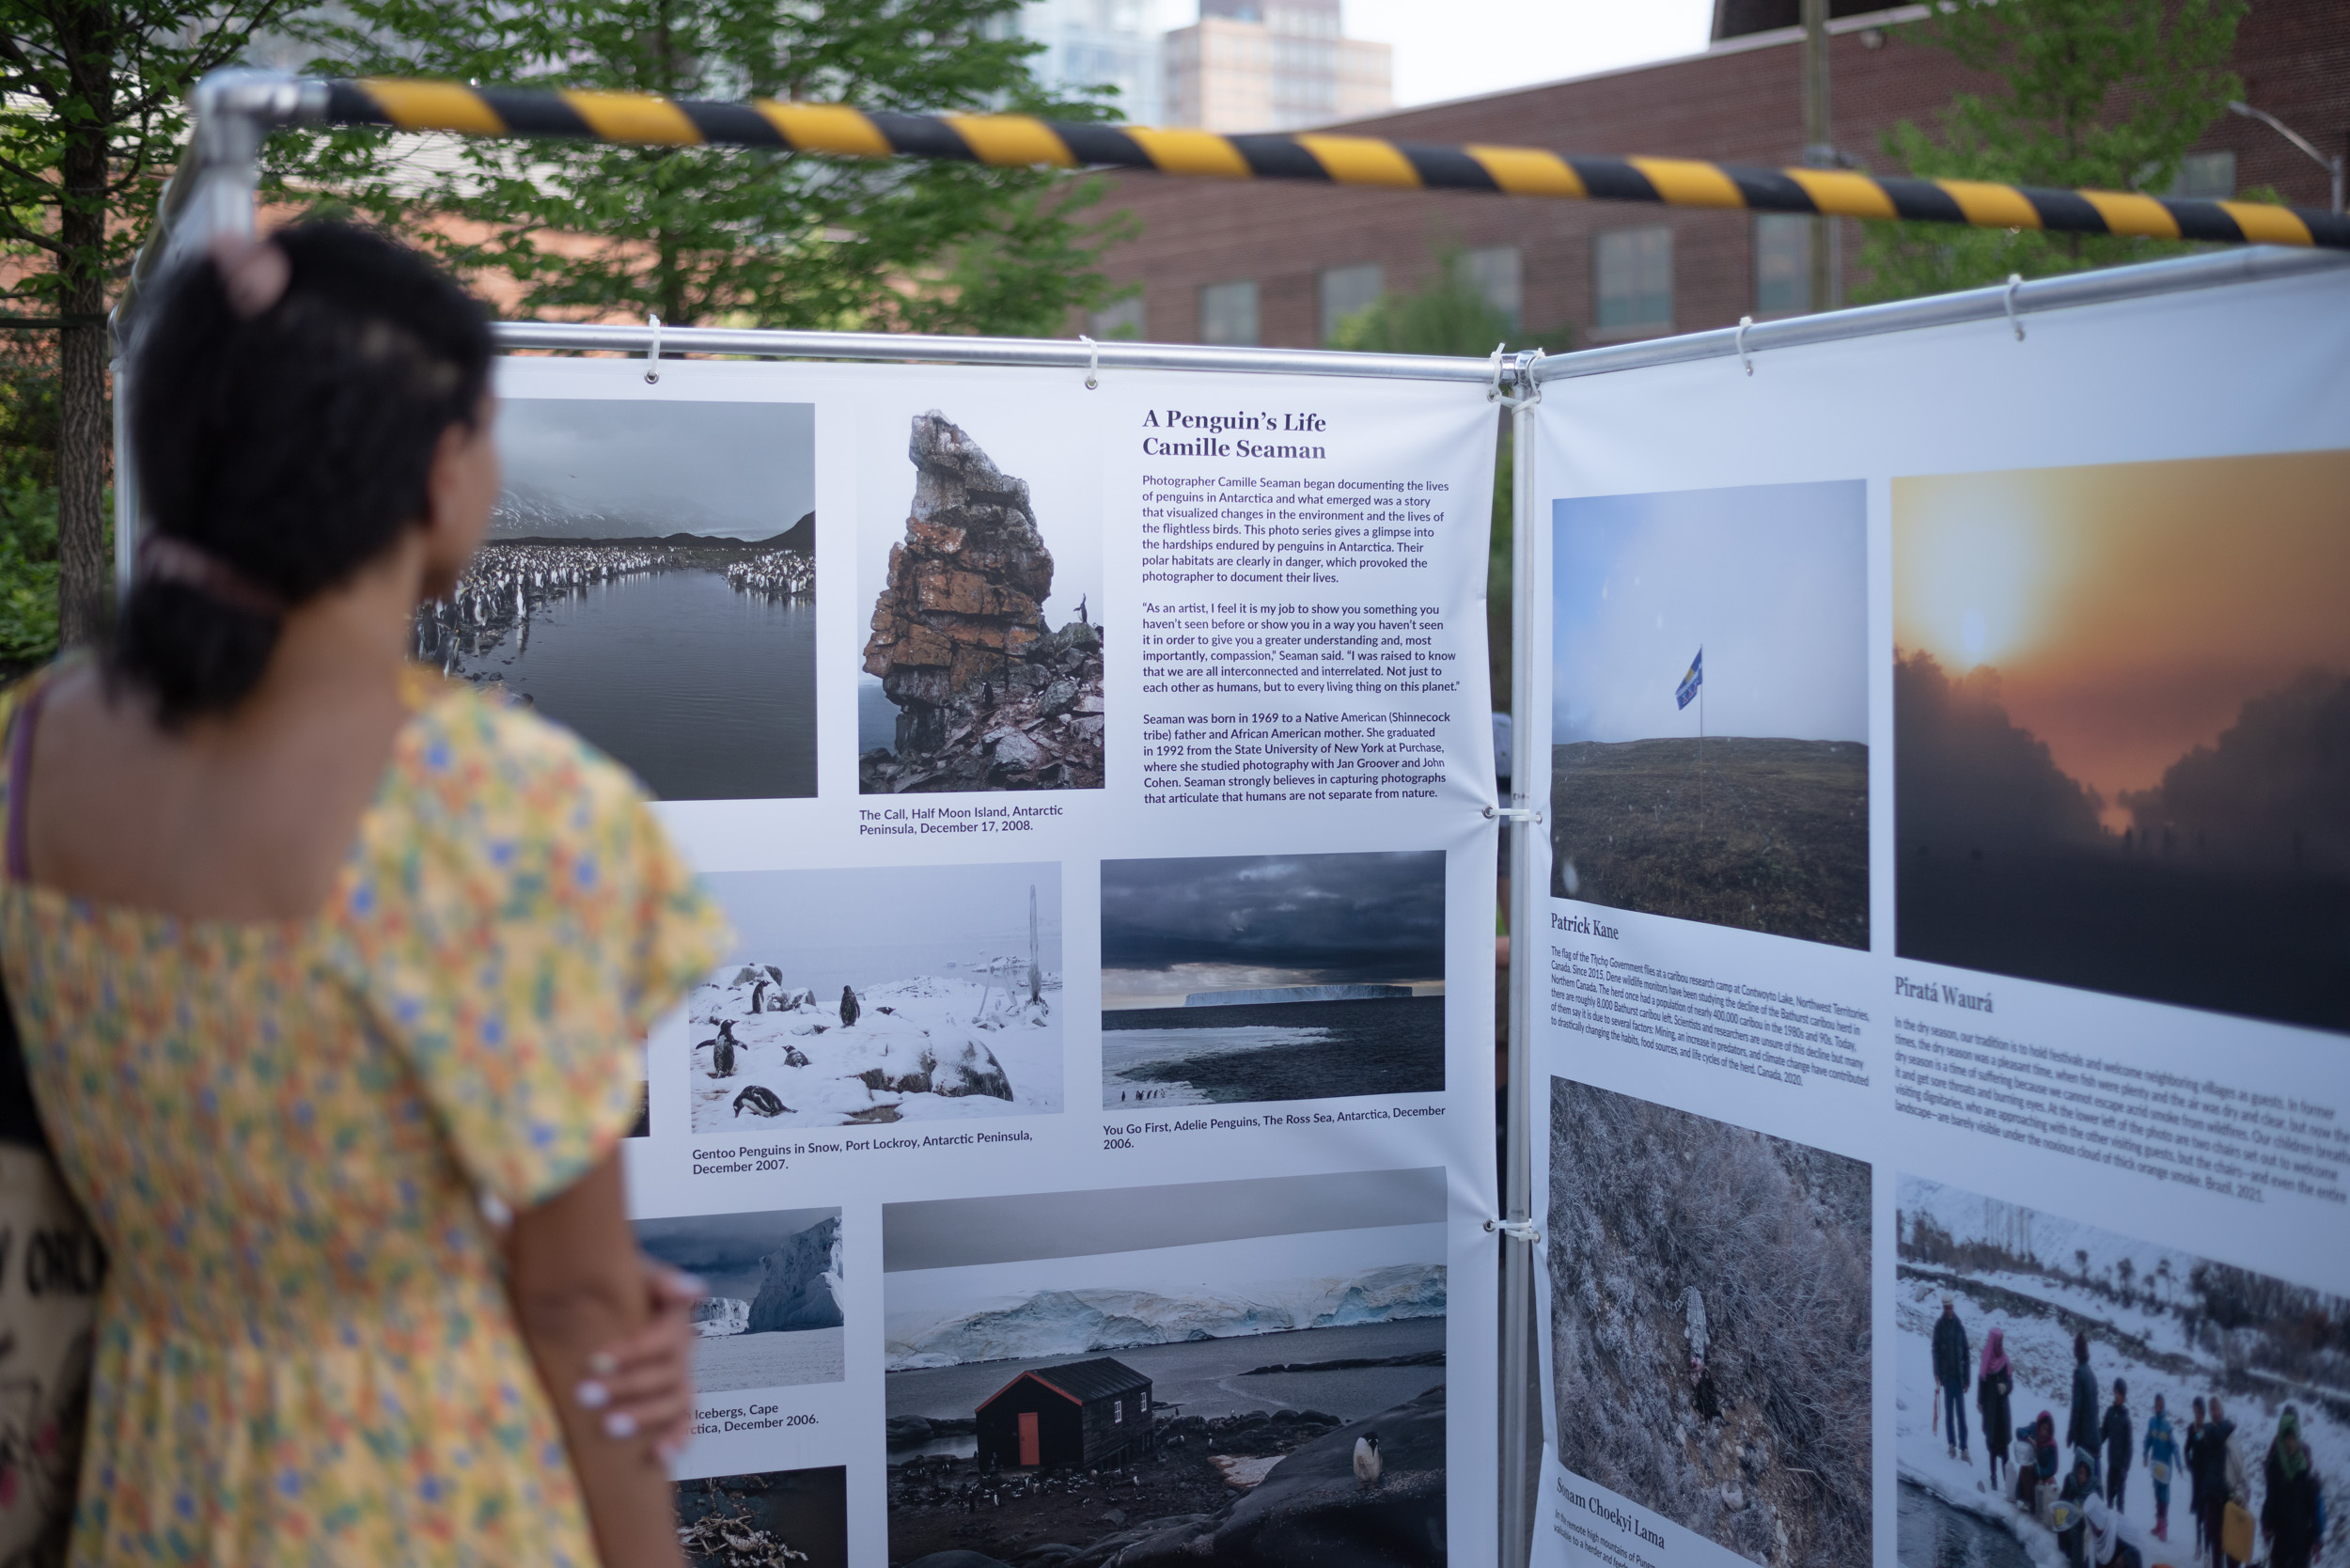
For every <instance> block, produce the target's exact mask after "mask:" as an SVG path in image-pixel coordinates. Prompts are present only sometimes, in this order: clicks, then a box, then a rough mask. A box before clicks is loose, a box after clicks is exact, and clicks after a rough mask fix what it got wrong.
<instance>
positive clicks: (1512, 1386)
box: [1501, 354, 1550, 1564]
mask: <svg viewBox="0 0 2350 1568" xmlns="http://www.w3.org/2000/svg"><path fill="white" fill-rule="evenodd" d="M1533 360H1534V356H1533V355H1532V354H1522V355H1520V356H1519V359H1518V395H1519V397H1520V398H1521V399H1523V401H1521V402H1520V403H1519V404H1518V406H1517V407H1516V408H1514V409H1512V411H1511V416H1510V442H1511V448H1510V456H1511V469H1512V484H1511V495H1510V525H1511V526H1510V709H1511V718H1510V734H1511V745H1510V749H1511V758H1510V781H1511V792H1510V804H1511V805H1512V807H1515V808H1528V807H1531V806H1532V805H1533V804H1534V801H1535V799H1536V798H1537V797H1538V796H1540V795H1542V794H1543V793H1544V792H1545V789H1544V786H1545V784H1546V782H1547V780H1548V779H1549V777H1550V758H1549V755H1548V748H1547V747H1545V748H1544V749H1543V753H1542V754H1541V755H1540V756H1536V755H1535V754H1533V753H1530V752H1529V751H1528V749H1527V745H1526V742H1527V740H1528V737H1529V736H1531V735H1532V734H1533V732H1534V730H1533V726H1532V725H1531V724H1530V723H1529V722H1528V721H1529V720H1530V719H1531V718H1532V717H1533V713H1532V707H1531V701H1530V698H1529V694H1530V693H1531V692H1532V691H1533V689H1534V668H1535V656H1536V649H1535V647H1534V639H1533V637H1532V636H1531V635H1529V633H1530V629H1531V628H1532V626H1533V624H1534V614H1533V610H1534V604H1535V595H1536V593H1537V592H1538V591H1539V587H1540V585H1538V584H1537V583H1536V582H1535V581H1534V560H1535V551H1534V545H1535V535H1536V532H1537V530H1538V529H1539V528H1540V527H1541V520H1540V519H1539V518H1538V517H1537V516H1536V515H1535V510H1534V509H1535V499H1534V497H1535V494H1536V487H1535V483H1534V462H1535V459H1534V402H1533V397H1534V387H1533V385H1532V383H1531V376H1530V372H1531V370H1532V369H1533ZM1537 830H1538V823H1537V821H1536V819H1533V818H1520V819H1518V820H1516V821H1514V822H1512V823H1511V824H1510V1160H1509V1169H1508V1170H1507V1171H1506V1172H1505V1180H1504V1191H1503V1195H1502V1203H1503V1209H1502V1214H1503V1217H1505V1218H1506V1219H1508V1220H1509V1221H1511V1223H1512V1224H1513V1225H1523V1224H1524V1223H1525V1222H1526V1221H1527V1220H1528V1218H1529V1217H1530V1215H1532V1212H1533V1189H1534V1164H1533V1151H1532V1149H1531V1148H1530V1147H1529V1143H1530V1140H1531V1138H1532V1137H1533V1134H1532V1127H1533V1122H1534V1118H1533V1114H1532V1112H1533V1105H1534V1101H1533V1069H1532V1063H1531V1058H1530V1057H1529V1056H1528V1043H1529V1042H1528V1033H1527V1031H1528V1024H1529V1023H1530V1021H1531V1018H1532V1010H1531V1001H1532V997H1533V994H1534V970H1535V967H1536V960H1535V954H1536V953H1537V952H1538V951H1539V950H1540V939H1539V938H1538V937H1537V935H1536V930H1537V925H1536V920H1535V917H1534V913H1533V911H1534V908H1535V903H1536V899H1535V892H1536V889H1535V886H1534V877H1533V871H1532V867H1533V864H1534V837H1533V836H1534V833H1535V832H1536V831H1537ZM1501 1248H1502V1251H1501V1377H1502V1383H1501V1504H1502V1506H1501V1521H1502V1534H1501V1560H1502V1561H1503V1562H1504V1563H1507V1564H1519V1563H1523V1562H1525V1561H1526V1560H1528V1555H1529V1554H1530V1553H1531V1552H1532V1550H1533V1545H1534V1501H1535V1494H1534V1486H1533V1485H1532V1484H1530V1481H1531V1478H1529V1477H1528V1474H1527V1469H1526V1453H1527V1450H1528V1447H1529V1446H1530V1444H1531V1443H1532V1440H1533V1436H1534V1434H1535V1433H1536V1432H1537V1431H1539V1430H1540V1422H1539V1418H1538V1413H1537V1412H1536V1410H1535V1408H1534V1402H1533V1400H1532V1398H1531V1397H1530V1396H1529V1393H1528V1386H1529V1385H1530V1384H1531V1383H1532V1382H1533V1379H1534V1376H1535V1372H1534V1367H1535V1365H1539V1364H1540V1362H1539V1359H1537V1360H1536V1361H1535V1363H1534V1364H1533V1365H1529V1364H1528V1351H1529V1350H1531V1348H1532V1345H1533V1338H1534V1268H1533V1263H1534V1248H1533V1247H1532V1246H1531V1244H1529V1243H1528V1242H1527V1241H1526V1240H1525V1239H1524V1237H1523V1235H1522V1234H1521V1235H1516V1236H1512V1235H1506V1234H1505V1235H1504V1236H1503V1237H1502V1238H1501Z"/></svg>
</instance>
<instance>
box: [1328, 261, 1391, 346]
mask: <svg viewBox="0 0 2350 1568" xmlns="http://www.w3.org/2000/svg"><path fill="white" fill-rule="evenodd" d="M1386 292H1387V274H1386V272H1384V271H1383V270H1382V269H1381V268H1380V265H1379V263H1378V262H1376V261H1365V262H1363V263H1361V264H1360V265H1357V266H1353V267H1325V268H1324V269H1323V272H1322V340H1323V341H1324V342H1325V343H1332V342H1336V341H1337V340H1338V336H1339V323H1340V321H1345V320H1346V319H1347V318H1348V317H1349V316H1353V315H1355V314H1357V313H1358V312H1361V311H1365V310H1368V309H1370V308H1371V306H1374V305H1377V304H1378V303H1379V296H1380V295H1381V294H1384V293H1386Z"/></svg>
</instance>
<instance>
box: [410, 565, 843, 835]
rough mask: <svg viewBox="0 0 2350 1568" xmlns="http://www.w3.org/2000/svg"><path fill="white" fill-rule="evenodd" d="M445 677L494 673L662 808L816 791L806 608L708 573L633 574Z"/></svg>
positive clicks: (564, 604)
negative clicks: (616, 765)
mask: <svg viewBox="0 0 2350 1568" xmlns="http://www.w3.org/2000/svg"><path fill="white" fill-rule="evenodd" d="M457 672H458V673H461V674H463V675H467V676H493V677H495V678H497V679H499V680H502V681H504V682H506V684H507V685H508V686H509V687H510V688H512V689H513V690H515V691H517V692H520V693H523V694H525V695H526V696H528V697H529V698H531V699H532V700H533V701H534V702H536V703H537V705H538V708H539V711H540V713H544V714H546V715H547V716H548V717H549V718H552V719H556V720H559V721H560V722H562V723H564V724H567V725H569V726H571V727H572V729H576V730H578V731H579V733H580V734H582V735H583V736H585V737H587V740H588V741H589V742H591V743H593V744H594V745H597V746H598V747H600V748H602V749H603V751H605V752H607V753H608V754H610V755H611V756H612V757H614V758H615V759H617V760H619V761H620V762H621V763H623V764H625V765H626V766H627V767H629V768H630V769H631V770H633V771H634V772H635V775H636V776H637V777H639V778H641V779H643V780H644V781H645V783H646V785H647V786H648V787H649V788H650V789H651V791H652V792H653V793H655V794H657V795H659V796H661V797H662V798H663V799H664V800H752V799H771V798H775V797H777V796H807V795H813V794H815V792H816V606H815V605H814V604H809V603H807V601H805V600H799V601H783V600H772V599H767V598H764V597H762V596H759V595H755V594H748V593H742V592H738V591H737V590H736V589H735V588H733V587H731V586H730V585H729V583H728V582H727V580H726V578H725V577H724V576H723V575H721V574H720V573H718V572H705V571H699V570H693V569H687V570H681V571H673V572H645V573H641V574H639V575H636V576H632V577H623V578H621V579H620V580H619V581H618V582H613V583H604V584H600V585H598V586H596V587H595V588H590V589H589V590H588V591H587V593H586V594H585V595H584V596H582V597H579V598H575V599H564V600H559V601H556V602H553V603H550V604H545V605H542V606H541V607H540V608H539V609H538V610H537V611H535V612H534V613H533V614H532V615H531V617H530V619H529V620H528V622H527V623H526V624H525V625H523V626H518V627H516V628H514V629H513V630H512V631H509V633H507V635H506V636H505V638H504V640H502V641H501V642H499V644H498V645H497V646H496V647H495V648H494V649H493V650H491V651H490V652H488V653H487V654H484V655H482V656H480V657H478V658H468V659H463V660H461V661H460V662H459V664H458V666H457Z"/></svg>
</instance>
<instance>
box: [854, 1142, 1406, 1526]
mask: <svg viewBox="0 0 2350 1568" xmlns="http://www.w3.org/2000/svg"><path fill="white" fill-rule="evenodd" d="M1445 1220H1446V1181H1445V1172H1444V1171H1443V1169H1442V1168H1424V1169H1404V1170H1369V1171H1349V1172H1344V1173H1339V1174H1325V1175H1312V1176H1282V1177H1273V1178H1263V1179H1257V1180H1245V1181H1220V1182H1201V1183H1194V1184H1179V1185H1173V1186H1153V1187H1131V1188H1124V1189H1112V1190H1093V1191H1077V1192H1052V1193H1030V1194H1020V1195H1014V1196H1010V1197H990V1198H966V1199H939V1200H928V1201H921V1202H911V1203H890V1204H885V1205H884V1206H883V1209H882V1256H883V1262H882V1268H883V1275H882V1280H883V1283H882V1299H883V1356H884V1365H885V1367H886V1368H887V1373H886V1376H885V1393H886V1399H887V1410H888V1419H887V1432H888V1445H889V1482H888V1488H889V1491H888V1496H889V1560H890V1562H891V1563H892V1564H897V1565H904V1564H910V1563H914V1562H917V1561H920V1560H924V1559H926V1558H928V1557H929V1556H930V1555H931V1554H932V1553H938V1552H949V1551H952V1552H957V1553H959V1554H965V1555H958V1556H956V1557H955V1558H953V1559H952V1561H954V1562H955V1563H956V1564H958V1565H959V1568H988V1565H991V1564H1004V1563H1012V1562H1019V1563H1031V1562H1034V1563H1045V1562H1068V1563H1078V1562H1084V1563H1089V1564H1101V1563H1108V1562H1113V1561H1114V1562H1116V1563H1118V1564H1120V1568H1177V1565H1179V1564H1180V1565H1183V1568H1191V1565H1195V1564H1201V1563H1205V1564H1208V1565H1210V1568H1215V1565H1224V1568H1235V1565H1240V1564H1247V1565H1249V1568H1290V1565H1293V1564H1301V1563H1308V1564H1310V1563H1341V1562H1342V1563H1345V1564H1348V1565H1349V1568H1437V1565H1440V1564H1442V1563H1444V1562H1445V1561H1446V1550H1445V1489H1446V1488H1445V1376H1446V1373H1445V1350H1446V1343H1445V1332H1446V1316H1445V1314H1446V1301H1447V1275H1446V1265H1445V1255H1446V1254H1445V1247H1446V1229H1447V1227H1446V1223H1445Z"/></svg>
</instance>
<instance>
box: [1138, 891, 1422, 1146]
mask: <svg viewBox="0 0 2350 1568" xmlns="http://www.w3.org/2000/svg"><path fill="white" fill-rule="evenodd" d="M1444 1005H1445V1004H1444V853H1443V852H1442V851H1441V850H1416V851H1406V852H1402V853H1395V854H1360V855H1207V856H1197V857H1186V858H1183V859H1167V860H1105V861H1103V862H1102V1105H1103V1108H1104V1109H1105V1110H1116V1109H1118V1108H1120V1107H1121V1106H1123V1107H1125V1108H1127V1109H1134V1108H1136V1107H1148V1106H1172V1105H1218V1104H1235V1103H1246V1102H1256V1101H1268V1100H1322V1099H1335V1098H1341V1097H1346V1096H1352V1095H1363V1094H1412V1093H1440V1092H1442V1091H1443V1090H1444Z"/></svg>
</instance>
